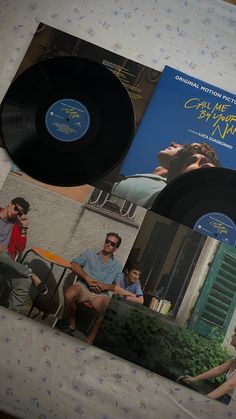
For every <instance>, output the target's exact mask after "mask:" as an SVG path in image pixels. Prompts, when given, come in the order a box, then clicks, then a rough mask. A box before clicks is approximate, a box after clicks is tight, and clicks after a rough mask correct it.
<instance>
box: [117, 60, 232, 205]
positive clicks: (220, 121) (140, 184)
mask: <svg viewBox="0 0 236 419" xmlns="http://www.w3.org/2000/svg"><path fill="white" fill-rule="evenodd" d="M235 136H236V96H235V95H233V94H231V93H229V92H226V91H224V90H222V89H219V88H217V87H215V86H212V85H210V84H208V83H205V82H204V81H201V80H199V79H196V78H194V77H191V76H188V75H187V74H184V73H182V72H180V71H178V70H176V69H174V68H171V67H168V66H166V67H165V69H164V71H163V73H162V75H161V78H160V80H159V82H158V84H157V86H156V88H155V91H154V93H153V95H152V98H151V100H150V102H149V105H148V107H147V110H146V112H145V114H144V116H143V118H142V122H141V124H140V126H139V128H138V130H137V132H136V135H135V137H134V140H133V142H132V145H131V147H130V149H129V152H128V154H127V156H126V157H125V159H124V160H123V163H122V166H121V168H120V173H119V178H118V177H117V182H116V183H115V184H114V185H113V186H112V193H114V194H116V195H118V196H120V197H123V198H124V199H127V200H130V201H132V202H134V203H136V204H137V205H141V206H143V207H145V208H147V209H150V208H151V207H152V204H153V203H154V202H155V199H156V198H157V197H158V195H159V194H160V192H161V191H162V190H163V189H164V188H165V186H166V184H168V183H170V182H171V181H172V180H173V179H174V178H176V177H177V176H179V175H180V174H183V173H187V172H189V171H191V170H193V169H197V168H202V167H219V166H221V167H225V168H229V169H236V163H235V162H236V159H235V156H236V148H235V147H236V145H235Z"/></svg>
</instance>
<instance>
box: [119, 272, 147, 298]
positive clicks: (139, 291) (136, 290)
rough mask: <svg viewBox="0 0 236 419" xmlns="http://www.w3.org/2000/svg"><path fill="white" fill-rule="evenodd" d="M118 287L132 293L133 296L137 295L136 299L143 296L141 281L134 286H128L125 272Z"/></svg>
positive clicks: (120, 277) (120, 276) (133, 284)
mask: <svg viewBox="0 0 236 419" xmlns="http://www.w3.org/2000/svg"><path fill="white" fill-rule="evenodd" d="M118 285H119V286H120V287H121V288H124V289H125V290H126V291H130V292H132V293H133V294H135V295H136V297H140V296H141V295H143V291H142V288H141V284H140V281H139V280H137V281H136V282H133V283H132V284H128V282H127V281H126V279H125V274H124V273H123V272H122V273H121V274H120V275H119V278H118Z"/></svg>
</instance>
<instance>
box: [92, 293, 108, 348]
mask: <svg viewBox="0 0 236 419" xmlns="http://www.w3.org/2000/svg"><path fill="white" fill-rule="evenodd" d="M109 302H110V297H108V295H100V296H98V297H95V298H94V299H93V300H92V301H91V305H92V306H93V307H94V308H95V310H96V311H97V312H98V314H99V315H98V318H97V320H96V322H95V323H94V325H93V328H92V330H91V332H90V334H89V335H88V337H87V343H89V344H90V345H92V344H93V342H94V339H95V337H96V334H97V332H98V329H99V327H100V324H101V322H102V320H103V317H104V315H105V313H106V310H107V307H108V304H109Z"/></svg>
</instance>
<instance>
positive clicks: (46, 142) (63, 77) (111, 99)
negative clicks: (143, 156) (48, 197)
mask: <svg viewBox="0 0 236 419" xmlns="http://www.w3.org/2000/svg"><path fill="white" fill-rule="evenodd" d="M133 130H134V112H133V107H132V102H131V100H130V97H129V94H128V92H127V91H126V89H125V87H124V86H123V84H122V83H121V81H120V80H119V79H118V77H116V76H115V74H113V73H112V71H111V70H108V69H107V68H106V67H105V66H103V65H102V64H99V63H96V62H93V61H90V60H88V59H84V58H80V57H56V58H51V59H48V60H46V61H42V62H40V63H38V64H35V65H34V66H32V67H30V68H29V69H27V70H26V71H24V72H23V73H22V74H21V75H20V76H19V77H18V78H17V79H15V80H14V81H13V83H12V84H11V86H10V88H9V89H8V91H7V93H6V95H5V98H4V100H3V102H2V105H1V134H2V137H3V141H4V144H5V147H6V149H7V151H8V153H9V155H10V156H11V158H12V160H13V161H14V162H15V163H16V165H17V166H19V168H20V169H21V170H23V171H24V172H25V173H27V174H28V175H30V176H32V177H33V178H36V179H38V180H40V181H42V182H46V183H49V184H54V185H61V186H73V185H81V184H85V183H90V182H93V181H95V180H97V179H99V178H101V177H102V176H104V175H105V174H107V173H108V172H109V171H110V170H112V169H113V168H114V167H115V166H116V165H117V164H118V163H119V162H120V161H121V159H122V158H123V157H124V156H125V154H126V152H127V151H128V148H129V145H130V142H131V139H132V134H133Z"/></svg>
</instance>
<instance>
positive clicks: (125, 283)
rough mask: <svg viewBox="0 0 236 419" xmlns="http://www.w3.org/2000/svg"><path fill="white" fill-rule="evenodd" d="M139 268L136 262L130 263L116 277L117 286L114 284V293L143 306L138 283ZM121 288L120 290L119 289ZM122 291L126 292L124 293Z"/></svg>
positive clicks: (141, 293)
mask: <svg viewBox="0 0 236 419" xmlns="http://www.w3.org/2000/svg"><path fill="white" fill-rule="evenodd" d="M140 275H141V266H140V265H139V264H138V263H137V262H131V263H130V264H129V265H128V266H127V267H126V268H125V270H124V272H122V273H121V274H120V275H119V276H118V282H117V284H114V290H113V291H114V293H115V294H119V295H120V296H122V297H124V298H126V299H127V300H128V301H132V302H134V303H140V304H143V302H144V298H143V291H142V288H141V284H140V281H139V278H140ZM121 288H122V289H121ZM123 290H125V291H127V292H126V293H124V292H123Z"/></svg>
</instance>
